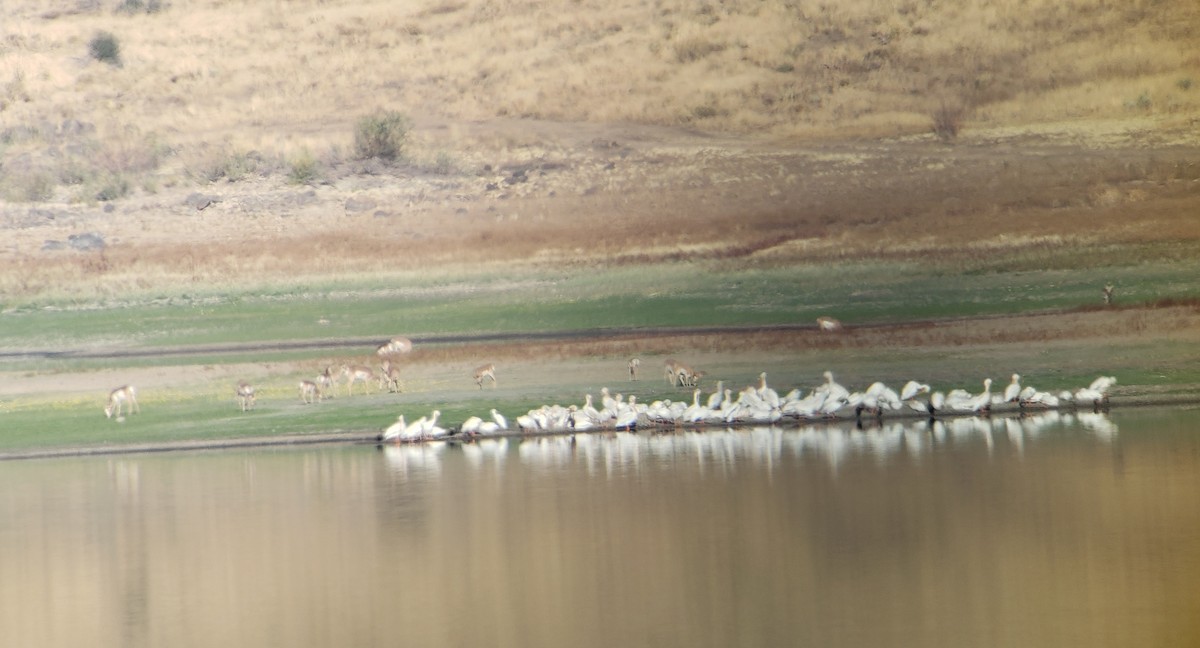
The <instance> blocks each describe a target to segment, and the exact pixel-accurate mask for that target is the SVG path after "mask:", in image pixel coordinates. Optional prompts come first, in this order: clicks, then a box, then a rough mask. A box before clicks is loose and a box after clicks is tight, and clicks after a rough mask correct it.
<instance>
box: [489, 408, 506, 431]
mask: <svg viewBox="0 0 1200 648" xmlns="http://www.w3.org/2000/svg"><path fill="white" fill-rule="evenodd" d="M492 420H493V421H495V422H496V425H498V426H500V429H501V430H507V429H508V419H506V418H504V415H503V414H501V413H500V412H497V411H496V409H495V408H492Z"/></svg>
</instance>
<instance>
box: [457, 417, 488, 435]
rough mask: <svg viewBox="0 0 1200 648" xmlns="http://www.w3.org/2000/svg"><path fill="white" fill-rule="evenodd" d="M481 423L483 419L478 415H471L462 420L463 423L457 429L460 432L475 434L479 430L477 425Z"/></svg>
mask: <svg viewBox="0 0 1200 648" xmlns="http://www.w3.org/2000/svg"><path fill="white" fill-rule="evenodd" d="M482 424H483V419H481V418H479V417H478V416H472V417H471V418H469V419H467V420H465V421H463V424H462V425H460V426H459V427H458V431H459V433H461V434H477V433H478V432H479V426H480V425H482Z"/></svg>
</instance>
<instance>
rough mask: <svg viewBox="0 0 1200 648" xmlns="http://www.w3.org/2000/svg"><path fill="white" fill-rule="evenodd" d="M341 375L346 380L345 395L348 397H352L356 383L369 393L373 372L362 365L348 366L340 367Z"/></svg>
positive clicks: (373, 376)
mask: <svg viewBox="0 0 1200 648" xmlns="http://www.w3.org/2000/svg"><path fill="white" fill-rule="evenodd" d="M341 375H342V376H344V377H345V378H346V394H347V395H348V396H353V395H354V383H356V382H361V383H362V384H363V389H365V390H367V391H368V392H370V391H371V388H370V385H371V381H372V380H373V379H374V378H375V372H374V371H372V370H371V368H370V367H364V366H362V365H354V366H353V367H352V366H350V365H342V373H341Z"/></svg>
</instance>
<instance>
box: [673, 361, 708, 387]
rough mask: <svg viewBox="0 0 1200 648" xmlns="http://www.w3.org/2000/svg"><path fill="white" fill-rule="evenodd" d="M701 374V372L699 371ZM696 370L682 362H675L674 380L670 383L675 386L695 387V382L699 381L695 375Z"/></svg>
mask: <svg viewBox="0 0 1200 648" xmlns="http://www.w3.org/2000/svg"><path fill="white" fill-rule="evenodd" d="M699 373H701V374H703V372H699ZM696 374H697V371H696V370H695V369H693V368H691V367H690V366H688V365H686V364H684V363H682V362H676V363H675V380H674V381H672V384H673V385H675V386H676V387H681V386H682V387H695V383H696V382H699V380H700V378H699V377H698V376H697V375H696Z"/></svg>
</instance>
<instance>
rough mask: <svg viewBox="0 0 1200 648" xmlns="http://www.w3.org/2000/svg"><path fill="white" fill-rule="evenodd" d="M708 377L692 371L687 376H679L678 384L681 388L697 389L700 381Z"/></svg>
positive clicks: (701, 372) (702, 373)
mask: <svg viewBox="0 0 1200 648" xmlns="http://www.w3.org/2000/svg"><path fill="white" fill-rule="evenodd" d="M706 375H708V374H707V373H705V372H703V371H694V372H692V373H691V374H690V375H688V376H686V377H685V376H680V377H679V384H680V385H681V386H683V387H697V386H699V385H700V379H701V378H703V377H704V376H706Z"/></svg>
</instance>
